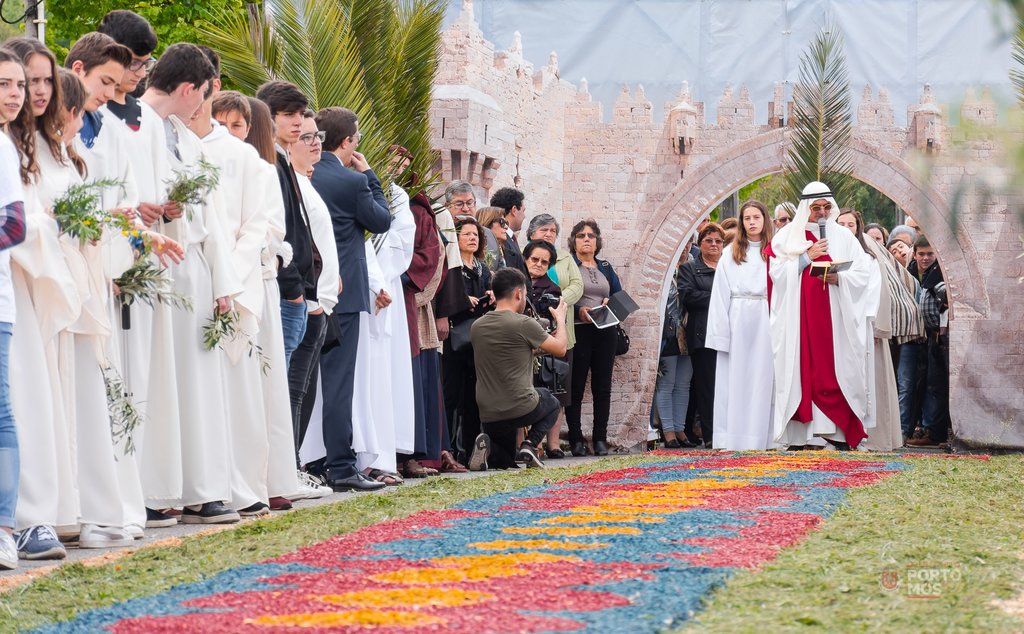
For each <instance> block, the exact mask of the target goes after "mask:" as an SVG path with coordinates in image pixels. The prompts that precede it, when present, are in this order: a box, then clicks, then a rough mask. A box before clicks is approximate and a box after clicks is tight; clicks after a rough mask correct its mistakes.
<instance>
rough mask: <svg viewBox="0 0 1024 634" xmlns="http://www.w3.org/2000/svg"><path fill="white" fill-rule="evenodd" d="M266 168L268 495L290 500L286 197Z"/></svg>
mask: <svg viewBox="0 0 1024 634" xmlns="http://www.w3.org/2000/svg"><path fill="white" fill-rule="evenodd" d="M263 165H264V167H263V170H264V176H263V183H264V189H263V191H264V195H265V202H264V204H265V205H266V207H267V234H266V238H265V239H264V242H263V249H262V251H261V252H260V270H261V272H262V277H263V311H262V312H261V315H260V332H259V344H260V347H261V348H263V354H264V355H266V357H267V362H268V363H269V364H270V368H269V369H268V370H267V372H265V373H263V374H261V375H260V380H261V382H262V390H261V392H262V394H263V414H264V416H263V421H264V423H265V424H266V427H267V432H266V433H267V439H268V442H269V443H270V453H269V454H268V456H267V495H268V496H270V497H288V495H289V494H292V493H295V492H296V491H298V488H299V484H298V480H297V479H296V477H295V475H296V469H295V467H296V464H295V434H294V431H293V430H292V405H291V395H290V394H289V393H288V369H287V367H286V365H287V364H286V363H285V357H284V331H283V327H282V325H281V288H280V287H279V286H278V285H277V258H278V256H279V255H281V249H282V247H283V245H284V234H285V222H284V196H283V193H282V192H281V186H280V184H279V181H278V178H277V168H276V167H275V166H274V165H272V164H270V163H266V162H264V164H263ZM335 257H337V256H335Z"/></svg>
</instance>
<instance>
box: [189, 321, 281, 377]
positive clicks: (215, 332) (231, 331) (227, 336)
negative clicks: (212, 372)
mask: <svg viewBox="0 0 1024 634" xmlns="http://www.w3.org/2000/svg"><path fill="white" fill-rule="evenodd" d="M240 321H241V316H240V315H239V314H238V311H237V310H232V311H228V312H226V313H222V312H220V311H217V310H215V311H214V313H213V317H211V318H210V319H208V320H207V321H206V325H204V326H203V347H204V348H205V349H207V350H213V349H214V348H217V347H220V349H221V350H224V349H225V348H224V342H225V341H234V340H236V339H238V338H240V337H244V339H245V343H246V345H247V346H248V348H249V357H250V358H251V357H253V356H254V355H255V356H256V358H257V359H258V360H259V363H260V372H262V373H263V374H267V373H268V372H269V371H270V360H269V359H268V358H267V356H266V355H265V354H263V347H262V346H261V345H259V344H258V343H256V342H255V341H254V340H253V338H252V337H251V336H250V335H248V334H246V333H245V332H244V331H243V330H242V329H241V327H240V326H239V322H240Z"/></svg>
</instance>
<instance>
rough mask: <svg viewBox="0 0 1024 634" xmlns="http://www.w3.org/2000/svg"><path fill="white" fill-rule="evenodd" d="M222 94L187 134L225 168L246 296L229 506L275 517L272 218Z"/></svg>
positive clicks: (228, 215) (236, 356)
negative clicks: (267, 383) (267, 298)
mask: <svg viewBox="0 0 1024 634" xmlns="http://www.w3.org/2000/svg"><path fill="white" fill-rule="evenodd" d="M219 90H220V79H219V78H214V80H213V90H211V91H210V96H209V97H208V98H207V99H206V100H205V101H204V102H203V105H202V106H201V107H200V108H199V110H198V111H197V112H196V114H195V116H194V117H193V118H192V121H191V122H190V123H189V128H190V129H191V130H192V132H194V133H195V134H196V135H197V136H198V137H199V138H200V139H201V140H202V143H203V153H204V154H205V156H206V157H207V159H208V160H209V161H210V162H211V163H212V164H213V165H215V166H217V168H218V169H219V182H218V185H217V190H218V192H219V193H220V195H221V199H222V201H223V205H221V206H220V208H219V210H220V211H221V217H220V222H221V224H222V226H223V229H224V235H225V236H226V237H227V239H228V244H227V246H226V248H227V249H228V250H229V252H230V254H231V255H230V260H231V265H232V267H233V269H234V273H235V275H236V276H237V277H238V279H239V280H240V281H241V283H242V286H243V291H242V292H241V293H240V294H239V295H237V296H236V297H235V298H234V307H235V310H236V311H237V312H238V315H239V326H238V327H239V335H238V336H236V337H235V338H234V340H233V341H230V342H225V351H226V353H227V354H226V357H227V358H226V359H222V362H221V371H222V372H223V374H222V377H221V378H222V380H223V382H224V394H225V395H226V397H227V398H226V399H225V401H226V403H225V404H226V407H227V417H228V422H229V424H230V437H231V464H232V476H231V507H232V508H233V509H235V510H236V511H238V513H239V514H240V515H243V516H253V515H265V514H268V513H269V512H270V505H269V500H270V496H269V494H268V492H267V469H268V462H269V459H270V438H269V436H268V434H267V423H266V420H265V414H264V413H263V408H262V400H263V399H262V391H263V386H262V382H261V380H260V373H261V371H262V370H263V362H264V357H263V352H262V349H260V350H259V352H258V353H255V354H254V353H253V351H254V350H255V348H253V347H250V346H255V345H258V344H256V341H257V338H258V336H259V317H260V315H261V314H262V312H263V299H264V298H263V289H262V282H263V279H262V278H263V275H262V269H261V265H260V254H261V251H262V249H263V241H264V239H265V238H266V235H267V229H268V228H267V225H268V217H267V214H268V211H269V209H268V208H267V207H266V206H265V205H264V200H262V199H261V196H262V194H263V191H262V188H261V187H260V183H259V179H260V178H263V177H265V175H266V172H265V171H264V169H263V161H262V159H260V157H259V153H258V152H257V151H256V148H254V147H253V146H251V145H249V144H247V143H245V142H243V141H239V140H238V139H236V138H235V137H233V136H231V135H230V134H229V133H228V130H227V128H225V127H223V126H221V125H220V124H218V123H216V122H215V121H213V119H212V100H213V97H214V95H216V94H217V92H218V91H219Z"/></svg>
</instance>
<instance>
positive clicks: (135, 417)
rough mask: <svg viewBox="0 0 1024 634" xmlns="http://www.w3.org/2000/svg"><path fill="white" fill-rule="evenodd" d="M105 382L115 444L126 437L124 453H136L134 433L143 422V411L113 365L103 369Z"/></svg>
mask: <svg viewBox="0 0 1024 634" xmlns="http://www.w3.org/2000/svg"><path fill="white" fill-rule="evenodd" d="M103 383H104V384H105V385H106V388H107V411H108V412H109V413H110V432H111V436H112V437H113V439H114V445H115V446H116V445H118V444H120V442H121V440H122V439H124V454H125V455H126V456H127V455H129V454H133V453H135V441H134V438H133V434H134V432H135V430H136V429H137V428H138V426H139V425H141V424H142V418H143V416H142V412H141V411H139V408H138V407H137V406H136V405H135V402H134V401H133V400H132V394H131V392H129V391H128V386H127V385H125V382H124V380H123V379H122V378H121V375H120V374H118V372H117V370H115V369H114V368H113V367H112V366H107V367H106V368H105V369H104V370H103Z"/></svg>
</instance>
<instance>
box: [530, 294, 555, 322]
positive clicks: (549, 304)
mask: <svg viewBox="0 0 1024 634" xmlns="http://www.w3.org/2000/svg"><path fill="white" fill-rule="evenodd" d="M561 301H562V298H561V297H559V296H558V295H552V294H551V293H544V294H543V295H541V296H540V297H539V298H538V299H537V302H536V303H535V304H534V308H536V309H537V316H538V317H543V318H545V319H551V309H552V308H558V303H559V302H561Z"/></svg>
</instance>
